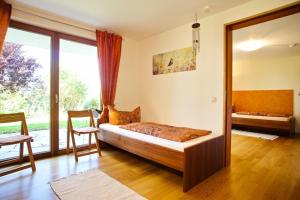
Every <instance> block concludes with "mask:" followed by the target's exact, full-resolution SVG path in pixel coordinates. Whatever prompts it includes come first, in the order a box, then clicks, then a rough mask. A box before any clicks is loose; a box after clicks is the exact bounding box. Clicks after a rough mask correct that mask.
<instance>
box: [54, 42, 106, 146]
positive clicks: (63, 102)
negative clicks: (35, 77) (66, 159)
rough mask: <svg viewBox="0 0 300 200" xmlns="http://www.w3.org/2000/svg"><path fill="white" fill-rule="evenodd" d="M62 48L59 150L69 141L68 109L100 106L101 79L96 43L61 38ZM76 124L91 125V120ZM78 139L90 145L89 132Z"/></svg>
mask: <svg viewBox="0 0 300 200" xmlns="http://www.w3.org/2000/svg"><path fill="white" fill-rule="evenodd" d="M59 50H60V51H59V58H60V59H59V149H64V148H66V141H67V118H68V116H67V111H68V110H83V109H99V108H100V81H99V71H98V61H97V48H96V47H95V46H93V45H89V44H85V43H81V42H77V41H71V40H66V39H60V40H59ZM73 126H74V127H76V128H80V127H87V126H89V119H88V118H83V119H77V120H75V121H74V120H73ZM75 140H76V145H84V144H87V143H88V135H82V136H80V137H77V136H75ZM93 140H94V138H92V142H94V141H93ZM70 146H72V144H71V145H70Z"/></svg>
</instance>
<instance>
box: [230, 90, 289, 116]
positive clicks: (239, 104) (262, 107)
mask: <svg viewBox="0 0 300 200" xmlns="http://www.w3.org/2000/svg"><path fill="white" fill-rule="evenodd" d="M293 99H294V91H293V90H244V91H233V92H232V104H233V105H234V111H235V112H263V113H277V114H285V115H291V116H292V115H293V107H294V101H293Z"/></svg>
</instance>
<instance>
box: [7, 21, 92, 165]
mask: <svg viewBox="0 0 300 200" xmlns="http://www.w3.org/2000/svg"><path fill="white" fill-rule="evenodd" d="M9 27H11V28H15V29H18V30H23V31H27V32H31V33H37V34H41V35H46V36H49V37H50V38H51V46H50V47H51V49H50V52H51V55H50V127H49V128H50V131H49V132H50V152H42V153H36V154H34V158H35V159H42V158H46V157H51V156H56V155H60V154H63V153H65V150H59V101H58V99H59V52H60V51H59V40H60V39H65V40H70V41H74V42H79V43H82V44H87V45H92V46H97V44H96V41H95V40H91V39H87V38H83V37H79V36H74V35H70V34H66V33H61V32H57V31H54V30H50V29H47V28H42V27H39V26H35V25H31V24H27V23H23V22H19V21H16V20H11V21H10V24H9ZM81 148H85V147H84V146H83V147H81ZM27 160H28V156H26V157H24V161H27Z"/></svg>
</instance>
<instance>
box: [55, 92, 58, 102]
mask: <svg viewBox="0 0 300 200" xmlns="http://www.w3.org/2000/svg"><path fill="white" fill-rule="evenodd" d="M55 103H58V94H55Z"/></svg>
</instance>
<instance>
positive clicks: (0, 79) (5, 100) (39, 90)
mask: <svg viewBox="0 0 300 200" xmlns="http://www.w3.org/2000/svg"><path fill="white" fill-rule="evenodd" d="M50 49H51V38H50V37H49V36H44V35H41V34H36V33H31V32H27V31H22V30H18V29H14V28H9V29H8V32H7V35H6V38H5V43H4V47H3V52H2V55H0V99H1V101H0V113H14V112H24V113H25V116H26V120H27V125H28V129H29V135H31V136H33V138H34V142H33V143H32V148H33V152H34V153H40V152H47V151H50V132H49V127H50V114H49V110H50ZM17 134H20V124H19V123H10V124H0V137H8V136H12V135H17ZM24 146H26V145H24ZM25 154H27V149H26V147H25ZM0 155H1V157H0V159H5V158H10V157H15V156H18V155H19V145H10V146H4V147H2V148H1V149H0Z"/></svg>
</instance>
